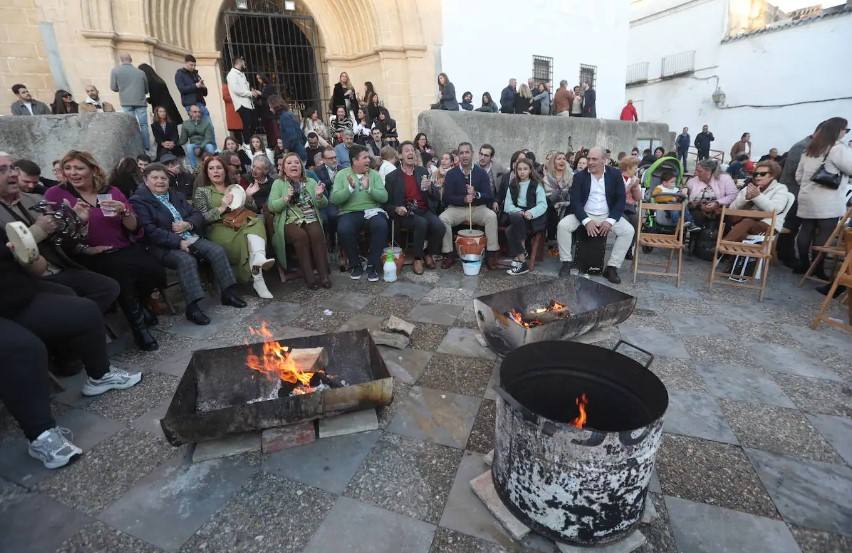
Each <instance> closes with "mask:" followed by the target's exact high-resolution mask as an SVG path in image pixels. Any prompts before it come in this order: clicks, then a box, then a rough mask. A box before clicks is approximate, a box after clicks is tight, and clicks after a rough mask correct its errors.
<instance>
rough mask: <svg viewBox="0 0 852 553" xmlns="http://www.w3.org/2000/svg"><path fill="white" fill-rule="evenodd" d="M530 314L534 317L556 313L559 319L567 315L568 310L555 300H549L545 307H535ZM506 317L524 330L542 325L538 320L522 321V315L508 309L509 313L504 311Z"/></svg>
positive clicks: (515, 310)
mask: <svg viewBox="0 0 852 553" xmlns="http://www.w3.org/2000/svg"><path fill="white" fill-rule="evenodd" d="M532 313H533V314H535V315H541V314H542V313H556V314H557V315H559V316H560V317H564V316H565V315H568V309H567V307H566V306H565V304H562V303H559V302H558V301H556V300H550V303H548V304H547V307H537V308H535V309H533V310H532ZM506 316H507V317H509V318H510V319H512V320H513V321H515V322H516V323H518V324H519V325H521V326H522V327H524V328H534V327H537V326H541V325H543V324H544V322H543V321H540V320H538V319H530V320H527V319H524V315H523V313H521V312H520V311H518V310H517V309H510V310H509V311H506Z"/></svg>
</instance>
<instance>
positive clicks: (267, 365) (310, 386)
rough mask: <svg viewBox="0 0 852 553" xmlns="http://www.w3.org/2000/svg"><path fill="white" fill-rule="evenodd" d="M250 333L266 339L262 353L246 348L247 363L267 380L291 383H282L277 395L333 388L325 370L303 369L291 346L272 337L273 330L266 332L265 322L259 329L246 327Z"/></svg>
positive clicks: (267, 329)
mask: <svg viewBox="0 0 852 553" xmlns="http://www.w3.org/2000/svg"><path fill="white" fill-rule="evenodd" d="M249 332H250V333H251V334H252V335H254V336H260V337H262V338H264V339H265V341H264V342H263V354H262V355H261V356H258V355H256V354H255V353H254V352H253V351H252V350H251V349H249V352H248V354H247V355H246V366H247V367H248V368H249V369H251V370H253V371H258V372H260V373H262V374H263V375H264V376H266V377H267V378H268V379H269V380H270V382H271V381H273V380H274V379H276V378H277V379H279V380H281V381H283V382H286V383H288V384H290V385H291V386H282V388H281V390H279V393H278V394H279V396H280V395H288V394H289V395H303V394H310V393H312V392H315V391H317V390H323V389H325V388H329V387H336V386H334V384H333V382H332V380H331V378H329V377H328V376H326V374H325V371H324V370H322V369H318V370H315V371H305V370H303V369H302V368H300V367H299V366H298V364H297V363H296V360H295V356H294V355H293V353H292V352H291V351H290V348H289V347H287V346H282V345H281V343H280V342H277V341H275V340H272V332H270V331H269V326H268V325H267V323H266V321H263V322H262V323H261V325H260V328H252V327H249ZM338 386H339V385H338Z"/></svg>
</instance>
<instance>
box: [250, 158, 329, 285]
mask: <svg viewBox="0 0 852 553" xmlns="http://www.w3.org/2000/svg"><path fill="white" fill-rule="evenodd" d="M281 165H282V169H283V174H282V175H281V178H279V179H277V180H276V181H275V182H274V183H272V191H271V192H270V193H269V201H268V202H267V204H266V206H267V209H269V211H271V212H272V213H274V214H275V233H274V234H273V235H272V245H273V247H274V248H275V256H276V257H277V258H278V263H280V264H281V265H282V266H285V267H286V263H287V254H286V251H285V248H286V245H287V243H288V242H289V243H290V244H291V245H292V246H293V249H294V250H295V251H296V258H297V259H298V260H299V267H301V269H302V274H303V276H304V278H305V284H307V285H308V288H310V289H311V290H316V289H317V288H319V287H320V286H322V287H323V288H331V280H329V272H328V257H327V253H326V252H327V249H326V243H325V233H324V232H323V230H322V221H321V219H320V213H319V210H320V209H321V208H323V207H325V206H327V205H328V198H327V197H326V194H325V185H324V184H322V183H319V184H317V181H315V180H314V179H311V178H307V177H306V176H305V167H304V166H303V165H302V160H301V159H300V158H299V155H298V154H296V153H295V152H290V153H288V154H287V155H285V156H284V158H283V159H282V160H281ZM314 269H316V272H317V274H316V275H314Z"/></svg>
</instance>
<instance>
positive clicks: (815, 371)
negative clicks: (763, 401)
mask: <svg viewBox="0 0 852 553" xmlns="http://www.w3.org/2000/svg"><path fill="white" fill-rule="evenodd" d="M752 354H753V355H754V358H755V360H756V361H757V364H758V366H761V367H763V368H764V369H767V370H770V369H771V370H773V371H780V372H785V373H790V374H795V375H798V376H807V377H810V378H822V379H825V380H837V381H839V380H842V378H841V377H840V376H839V375H837V374H836V373H835V372H834V371H832V370H831V369H829V368H828V367H826V366H825V365H823V364H822V362H820V361H819V360H818V359H815V358H814V356H813V355H810V354H808V353H806V352H804V351H802V350H800V349H793V348H788V347H784V346H779V345H778V344H755V345H753V346H752Z"/></svg>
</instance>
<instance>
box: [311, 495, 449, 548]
mask: <svg viewBox="0 0 852 553" xmlns="http://www.w3.org/2000/svg"><path fill="white" fill-rule="evenodd" d="M434 533H435V526H433V525H431V524H428V523H425V522H422V521H419V520H415V519H412V518H408V517H406V516H403V515H398V514H396V513H391V512H389V511H385V510H384V509H380V508H378V507H374V506H372V505H367V504H365V503H361V502H360V501H355V500H354V499H350V498H348V497H340V498H338V500H337V502H336V503H335V504H334V507H333V508H332V509H331V511H330V512H329V513H328V515H326V517H325V520H324V521H323V523H322V524H321V525H320V527H319V529H318V530H317V532H316V533H315V534H314V535H313V538H311V541H310V542H309V543H308V546H307V547H306V548H305V550H304V553H330V552H332V551H335V552H344V551H345V552H346V553H401V552H403V551H405V552H406V553H428V551H429V547H430V546H431V544H432V536H433V534H434Z"/></svg>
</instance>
